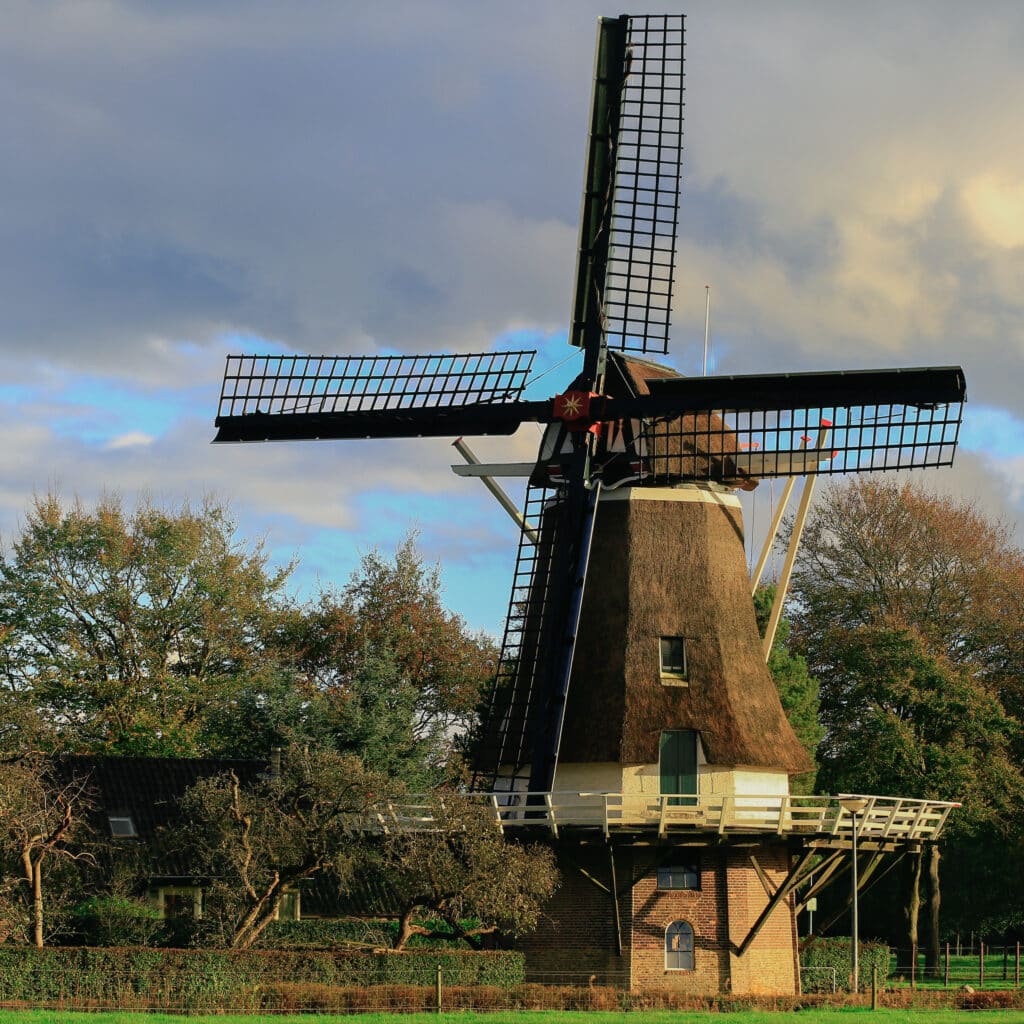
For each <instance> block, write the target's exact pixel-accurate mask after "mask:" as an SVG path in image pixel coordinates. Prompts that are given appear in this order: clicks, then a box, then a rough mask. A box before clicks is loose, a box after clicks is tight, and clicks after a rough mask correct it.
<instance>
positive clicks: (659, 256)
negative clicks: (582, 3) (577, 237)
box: [604, 15, 684, 354]
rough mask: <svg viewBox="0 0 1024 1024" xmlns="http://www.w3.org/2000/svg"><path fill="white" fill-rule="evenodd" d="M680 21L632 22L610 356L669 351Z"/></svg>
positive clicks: (612, 251)
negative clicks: (617, 352) (614, 351)
mask: <svg viewBox="0 0 1024 1024" xmlns="http://www.w3.org/2000/svg"><path fill="white" fill-rule="evenodd" d="M683 26H684V19H683V16H682V15H656V16H648V17H631V18H629V26H628V31H627V40H626V47H627V49H626V66H627V74H626V78H625V81H624V82H623V85H622V95H621V100H620V104H619V124H618V136H617V139H616V146H615V178H614V187H613V193H612V210H611V227H610V239H609V252H608V268H607V273H606V277H605V291H604V309H605V316H606V332H607V344H608V347H609V348H612V349H620V350H623V351H627V352H642V353H648V352H657V353H661V354H664V353H665V352H667V351H668V331H669V317H670V314H671V304H672V279H673V272H674V267H675V253H676V233H677V229H678V224H679V181H680V175H681V170H682V158H683Z"/></svg>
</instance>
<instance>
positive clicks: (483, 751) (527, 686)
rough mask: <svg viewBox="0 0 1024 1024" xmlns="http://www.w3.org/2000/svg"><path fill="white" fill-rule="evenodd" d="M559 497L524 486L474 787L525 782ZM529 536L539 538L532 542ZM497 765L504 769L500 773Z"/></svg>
mask: <svg viewBox="0 0 1024 1024" xmlns="http://www.w3.org/2000/svg"><path fill="white" fill-rule="evenodd" d="M563 501H564V491H562V489H561V488H549V487H540V486H534V485H532V484H531V485H529V486H528V487H527V490H526V498H525V500H524V502H523V521H524V523H525V524H526V528H524V529H523V530H522V531H521V532H520V535H519V548H518V551H517V553H516V567H515V573H514V575H513V578H512V592H511V595H510V597H509V606H508V617H507V618H506V620H505V633H504V636H503V637H502V643H501V655H500V657H499V659H498V670H497V673H496V676H495V680H494V683H493V686H492V689H491V694H490V700H489V702H488V706H487V709H486V712H485V714H484V716H483V722H482V729H481V733H480V736H479V739H478V743H477V749H476V750H475V751H474V757H473V766H474V777H473V785H472V788H473V789H475V790H478V789H480V788H483V787H486V788H491V789H494V788H496V786H497V784H498V783H497V780H498V779H499V778H508V780H509V781H508V782H507V783H506V784H507V785H508V786H509V788H510V789H511V788H512V787H513V785H514V780H515V779H516V778H518V779H519V780H520V782H525V781H526V776H525V774H523V772H522V769H523V767H524V766H525V765H526V764H527V763H528V762H529V761H530V758H531V756H532V753H533V738H534V735H533V734H534V730H535V728H536V727H537V724H538V723H537V721H536V719H537V715H538V714H540V713H541V710H542V704H543V701H542V700H541V698H542V696H543V695H542V694H538V693H537V692H535V691H536V687H537V686H538V684H539V682H540V680H541V679H542V678H543V672H542V666H541V664H540V660H541V658H542V656H543V654H544V652H545V651H546V650H547V649H548V637H547V633H548V632H549V631H550V629H551V628H552V625H553V622H552V619H553V616H552V615H551V611H552V609H551V608H549V607H548V606H547V605H548V601H549V598H550V595H551V594H552V591H553V588H552V586H551V574H552V572H553V571H554V569H555V559H554V558H553V552H554V550H555V547H556V545H558V544H560V543H563V542H564V539H563V538H560V537H559V536H558V534H559V529H558V526H559V518H560V517H559V516H558V509H559V506H560V503H561V502H563ZM531 537H536V538H538V539H539V541H540V542H539V543H534V541H533V540H532V539H531ZM502 769H504V770H505V771H504V772H503V773H502V774H501V775H499V772H500V771H501V770H502Z"/></svg>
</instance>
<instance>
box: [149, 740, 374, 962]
mask: <svg viewBox="0 0 1024 1024" xmlns="http://www.w3.org/2000/svg"><path fill="white" fill-rule="evenodd" d="M387 795H388V784H387V782H386V780H384V779H383V778H382V777H380V776H378V775H374V774H371V773H368V772H366V771H365V769H364V768H363V766H362V763H361V762H360V761H359V760H358V758H355V757H346V756H342V755H339V754H336V753H333V752H330V751H306V750H302V749H299V748H295V747H292V748H289V749H288V750H287V751H286V752H285V753H284V756H283V757H282V759H281V771H280V773H279V774H278V775H269V774H268V775H267V776H265V777H263V778H261V779H258V780H256V781H253V782H249V783H245V782H244V781H243V780H242V779H240V778H239V776H238V775H237V774H236V773H234V772H228V773H226V774H224V775H219V776H214V777H212V778H208V779H204V780H202V781H200V782H197V783H196V784H195V785H194V786H192V787H191V788H190V789H189V790H188V791H187V792H186V794H185V796H184V797H183V798H182V801H181V814H180V820H179V822H178V823H177V824H176V825H175V826H174V827H172V828H170V829H168V830H167V832H166V837H165V838H166V843H167V845H168V847H169V848H171V849H173V850H176V851H177V852H178V855H179V856H181V857H187V858H189V863H191V864H193V865H194V870H195V873H196V874H197V875H204V876H206V877H209V878H211V879H212V880H213V882H212V884H211V887H210V889H209V891H208V892H207V898H206V901H205V908H204V919H203V921H202V923H201V927H202V929H203V930H204V933H205V935H206V937H207V938H208V939H209V940H211V941H213V942H219V943H226V944H228V945H231V946H234V947H238V948H247V947H249V946H251V945H252V944H253V943H254V942H255V941H256V940H257V939H258V938H259V936H260V935H261V934H262V933H263V931H264V930H265V929H266V927H267V925H268V924H269V923H270V922H271V921H273V920H274V919H275V917H276V916H277V914H278V911H279V909H280V906H281V899H282V897H283V896H284V894H285V892H287V891H288V890H290V889H294V888H295V887H296V886H297V885H298V883H299V882H301V881H302V880H304V879H307V878H313V877H315V876H318V875H327V876H330V877H331V878H333V879H334V880H335V881H336V882H337V883H338V884H344V883H345V881H346V880H347V879H348V878H349V876H350V874H351V869H352V864H353V858H354V856H355V855H356V854H357V853H358V851H359V847H360V842H361V839H360V833H359V830H358V827H357V826H358V823H359V821H362V820H365V819H366V816H367V815H368V813H369V811H370V809H371V807H372V806H373V805H374V804H375V803H379V802H382V801H383V802H386V800H387Z"/></svg>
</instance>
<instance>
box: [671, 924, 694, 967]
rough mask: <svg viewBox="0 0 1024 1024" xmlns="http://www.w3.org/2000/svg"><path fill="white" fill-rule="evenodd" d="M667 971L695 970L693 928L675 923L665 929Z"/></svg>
mask: <svg viewBox="0 0 1024 1024" xmlns="http://www.w3.org/2000/svg"><path fill="white" fill-rule="evenodd" d="M665 970H666V971H692V970H693V926H692V925H690V923H689V922H687V921H673V922H672V923H671V924H670V925H669V926H668V927H667V928H666V929H665Z"/></svg>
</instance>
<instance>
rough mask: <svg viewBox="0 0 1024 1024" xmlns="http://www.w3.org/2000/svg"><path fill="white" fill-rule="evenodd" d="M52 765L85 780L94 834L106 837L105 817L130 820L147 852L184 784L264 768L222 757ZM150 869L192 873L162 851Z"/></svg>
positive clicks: (65, 760)
mask: <svg viewBox="0 0 1024 1024" xmlns="http://www.w3.org/2000/svg"><path fill="white" fill-rule="evenodd" d="M55 766H56V768H57V771H58V772H59V773H60V775H62V776H63V777H65V778H67V779H69V780H70V779H72V778H75V779H81V780H83V781H85V782H86V783H87V786H88V790H89V795H90V798H91V800H92V804H93V806H92V809H91V811H90V813H89V818H90V820H91V822H92V826H93V828H94V829H95V831H96V833H97V834H98V835H100V836H107V837H109V836H110V835H111V827H110V818H111V817H125V818H131V821H132V825H133V826H134V830H135V838H136V839H137V840H138V841H140V842H142V843H143V844H145V845H147V846H149V847H150V849H151V851H152V850H154V847H153V846H152V845H151V844H152V841H153V840H154V839H155V837H156V835H157V832H158V830H159V829H161V828H162V827H164V826H166V825H169V824H171V823H172V822H173V821H174V819H175V816H176V815H177V812H178V801H179V800H180V799H181V798H182V796H184V794H185V791H186V790H187V789H188V788H189V787H190V786H193V785H195V783H197V782H199V781H200V780H201V779H206V778H210V777H211V776H213V775H221V774H223V773H224V772H227V771H231V770H233V771H234V772H235V773H236V774H237V775H238V777H239V778H240V779H241V780H242V781H243V782H251V781H254V780H255V779H256V778H257V777H258V776H259V775H260V773H261V772H264V771H266V767H267V765H266V762H264V761H251V760H233V759H228V758H186V757H87V756H65V757H59V758H57V759H56V761H55ZM119 841H122V842H123V841H126V840H123V839H121V840H119ZM127 841H128V842H131V841H132V840H127ZM153 867H154V869H155V874H156V875H159V876H161V877H171V876H174V877H184V876H187V875H192V874H194V873H195V871H196V866H195V865H191V864H188V863H185V862H184V860H182V858H181V857H180V856H173V857H171V856H169V855H168V854H167V852H166V851H164V852H162V853H161V855H160V863H159V864H155V865H154V866H153Z"/></svg>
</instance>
